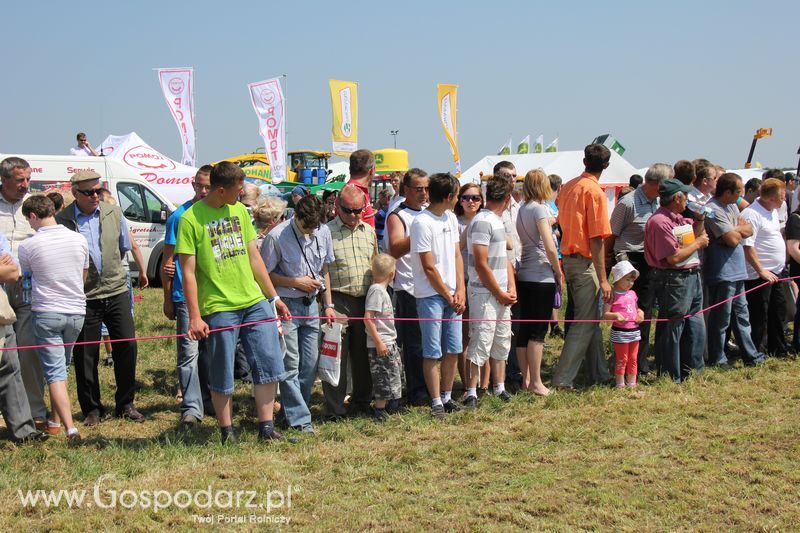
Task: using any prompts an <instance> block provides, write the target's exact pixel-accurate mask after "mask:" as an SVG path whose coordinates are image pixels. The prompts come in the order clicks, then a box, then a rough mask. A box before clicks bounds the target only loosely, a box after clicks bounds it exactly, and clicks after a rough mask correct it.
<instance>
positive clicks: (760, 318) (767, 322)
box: [744, 273, 789, 355]
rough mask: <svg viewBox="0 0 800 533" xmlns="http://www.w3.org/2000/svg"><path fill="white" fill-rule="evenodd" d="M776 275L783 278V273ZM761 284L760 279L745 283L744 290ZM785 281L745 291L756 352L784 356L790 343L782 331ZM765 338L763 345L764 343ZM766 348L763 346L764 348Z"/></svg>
mask: <svg viewBox="0 0 800 533" xmlns="http://www.w3.org/2000/svg"><path fill="white" fill-rule="evenodd" d="M778 277H784V274H783V273H780V274H778ZM762 283H764V280H763V279H761V278H758V279H749V280H746V281H745V282H744V287H745V289H747V290H750V289H752V288H753V287H757V286H758V285H761V284H762ZM784 283H786V282H785V281H780V282H778V283H773V284H771V285H765V286H763V287H761V288H760V289H758V290H755V291H753V292H748V293H747V308H748V310H749V311H750V329H751V337H752V339H753V344H755V345H756V350H757V351H759V352H764V353H768V354H770V355H786V353H787V352H788V351H789V346H788V344H787V342H786V338H785V337H784V334H783V326H784V324H786V293H785V292H784V287H783V284H784ZM765 339H766V346H765V345H764V342H765ZM765 347H766V349H764V348H765Z"/></svg>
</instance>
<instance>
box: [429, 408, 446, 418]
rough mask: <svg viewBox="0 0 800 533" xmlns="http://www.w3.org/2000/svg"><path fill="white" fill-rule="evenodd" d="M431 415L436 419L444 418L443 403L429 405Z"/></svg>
mask: <svg viewBox="0 0 800 533" xmlns="http://www.w3.org/2000/svg"><path fill="white" fill-rule="evenodd" d="M431 416H432V417H433V418H436V419H437V420H441V419H442V418H444V406H443V405H434V406H433V407H431Z"/></svg>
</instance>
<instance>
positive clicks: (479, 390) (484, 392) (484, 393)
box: [476, 387, 489, 398]
mask: <svg viewBox="0 0 800 533" xmlns="http://www.w3.org/2000/svg"><path fill="white" fill-rule="evenodd" d="M476 391H477V393H478V398H482V397H484V396H487V395H488V394H489V389H486V388H483V387H478V388H477V389H476Z"/></svg>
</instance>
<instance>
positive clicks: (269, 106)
mask: <svg viewBox="0 0 800 533" xmlns="http://www.w3.org/2000/svg"><path fill="white" fill-rule="evenodd" d="M247 88H248V89H249V90H250V100H251V101H252V102H253V109H255V111H256V115H258V133H260V134H261V137H262V138H263V139H264V150H265V151H266V152H267V159H269V167H270V174H271V175H272V183H273V184H275V183H280V182H282V181H284V180H285V179H286V114H285V112H284V111H285V102H284V100H283V91H282V90H281V82H280V78H272V79H269V80H264V81H259V82H257V83H250V84H248V86H247Z"/></svg>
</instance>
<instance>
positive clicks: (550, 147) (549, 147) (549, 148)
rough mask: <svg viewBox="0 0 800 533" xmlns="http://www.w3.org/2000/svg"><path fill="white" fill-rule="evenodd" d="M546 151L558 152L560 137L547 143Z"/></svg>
mask: <svg viewBox="0 0 800 533" xmlns="http://www.w3.org/2000/svg"><path fill="white" fill-rule="evenodd" d="M544 151H545V152H558V137H556V138H555V139H553V142H551V143H550V144H548V145H547V148H545V149H544Z"/></svg>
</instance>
